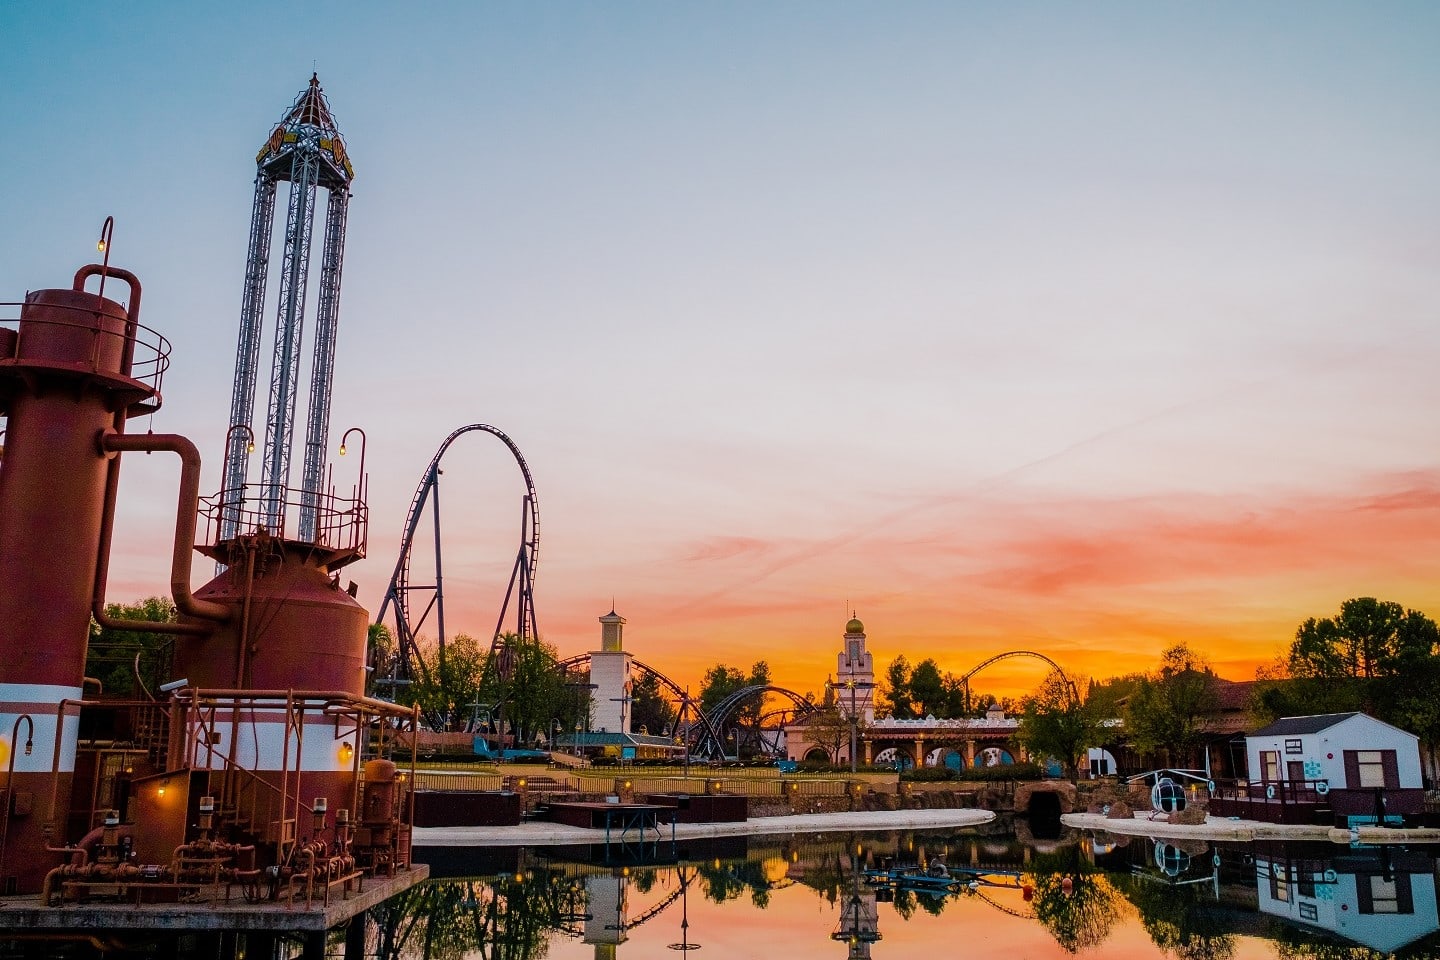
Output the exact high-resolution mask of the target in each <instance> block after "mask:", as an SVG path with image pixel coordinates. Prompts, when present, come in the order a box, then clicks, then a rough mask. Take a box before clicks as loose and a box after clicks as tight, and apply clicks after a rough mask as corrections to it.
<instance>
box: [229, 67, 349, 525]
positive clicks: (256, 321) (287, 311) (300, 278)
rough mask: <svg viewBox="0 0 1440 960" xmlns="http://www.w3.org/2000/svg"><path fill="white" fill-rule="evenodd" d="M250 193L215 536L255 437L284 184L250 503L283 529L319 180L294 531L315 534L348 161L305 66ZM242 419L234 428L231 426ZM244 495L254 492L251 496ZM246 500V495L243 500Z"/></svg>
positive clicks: (239, 500) (237, 496)
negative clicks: (302, 83)
mask: <svg viewBox="0 0 1440 960" xmlns="http://www.w3.org/2000/svg"><path fill="white" fill-rule="evenodd" d="M255 163H256V167H257V171H256V174H255V202H254V206H253V208H252V210H251V215H250V245H249V249H248V251H247V253H246V259H245V284H244V291H243V295H242V298H241V305H240V337H239V342H238V344H237V346H236V351H235V386H234V389H233V391H232V393H231V397H230V432H229V434H228V435H227V438H226V450H225V479H224V491H225V493H224V498H225V502H226V503H227V504H232V503H233V504H236V509H235V510H234V511H233V512H231V513H227V515H226V517H225V519H224V529H223V534H222V536H223V537H225V538H229V537H231V536H233V535H234V534H235V533H236V532H237V529H236V528H237V527H238V526H239V523H240V519H239V518H240V514H241V506H240V505H242V504H243V503H244V501H245V500H246V499H247V495H246V491H245V484H246V476H247V473H248V467H249V456H250V453H251V452H252V450H254V449H255V447H256V446H257V444H256V443H255V440H256V434H257V432H258V431H257V430H256V424H255V423H254V418H255V381H256V377H257V373H258V369H259V362H260V341H261V336H262V328H263V326H264V313H265V306H266V299H265V287H266V280H267V276H268V274H269V269H270V262H271V250H270V238H271V234H272V231H273V227H274V220H275V198H276V194H277V192H278V187H279V185H280V184H281V183H288V184H289V195H288V203H287V208H288V209H287V213H286V219H285V233H284V248H283V250H282V252H281V256H280V262H279V267H280V287H279V295H278V297H277V298H276V301H275V338H274V355H273V359H272V360H271V365H270V401H269V406H268V409H267V413H266V417H265V428H264V445H263V446H261V447H260V454H261V456H262V458H263V460H262V466H261V481H260V488H259V500H260V503H259V507H260V513H261V516H262V517H263V520H264V524H265V526H266V527H267V528H268V529H269V530H270V531H271V532H272V533H277V534H283V533H284V528H285V524H286V517H285V504H286V501H287V489H288V488H289V486H290V461H291V448H292V446H293V445H294V430H295V408H296V405H297V404H296V401H297V395H298V392H299V381H300V364H301V357H302V354H303V352H304V351H303V342H304V329H305V304H306V291H307V285H308V282H309V273H310V237H311V231H312V228H313V224H314V219H315V211H316V205H317V199H318V194H319V191H321V190H324V191H325V195H326V202H325V237H324V246H323V247H322V250H321V255H320V290H319V295H318V296H317V298H316V306H315V312H316V317H315V337H314V341H313V349H312V351H311V353H312V361H311V371H310V402H309V407H308V410H307V418H306V429H305V452H304V466H303V472H302V477H301V481H300V490H299V494H300V496H299V501H300V516H299V528H298V530H297V531H296V533H297V539H298V540H301V541H313V540H315V538H316V504H317V502H318V500H319V497H320V495H321V494H322V492H323V491H322V490H321V484H322V482H323V475H324V463H325V446H326V442H327V439H328V435H329V432H330V390H331V382H332V380H333V377H334V368H335V334H336V329H337V327H338V325H339V322H340V274H341V268H342V266H343V263H344V257H345V218H346V210H347V208H348V205H349V200H350V182H351V181H352V180H353V179H354V177H355V171H354V169H353V168H352V167H351V165H350V158H349V156H348V154H347V153H346V151H345V141H344V138H343V137H341V135H340V130H339V128H338V127H337V126H336V125H335V118H334V116H333V115H332V114H331V113H330V104H329V102H328V101H327V100H326V99H325V93H324V90H323V89H322V88H321V86H320V78H319V76H317V75H314V74H312V75H311V77H310V83H309V85H308V86H307V87H306V88H305V89H304V90H302V91H301V92H300V95H299V96H298V97H296V98H295V103H294V104H293V105H292V106H291V107H290V110H289V111H288V112H287V113H286V114H285V116H284V117H283V118H282V119H281V121H280V122H279V123H278V124H276V126H275V128H274V129H273V130H272V131H271V132H270V137H269V139H267V140H266V141H265V145H264V146H263V147H261V148H260V152H259V153H258V154H256V156H255ZM242 427H243V428H244V429H240V428H242ZM250 499H253V497H251V498H250ZM252 509H253V505H252Z"/></svg>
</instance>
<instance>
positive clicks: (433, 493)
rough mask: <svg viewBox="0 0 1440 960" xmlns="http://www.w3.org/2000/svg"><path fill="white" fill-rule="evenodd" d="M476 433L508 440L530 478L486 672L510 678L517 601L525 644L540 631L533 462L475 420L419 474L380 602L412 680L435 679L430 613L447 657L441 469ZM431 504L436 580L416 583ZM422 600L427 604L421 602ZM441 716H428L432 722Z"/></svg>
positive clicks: (382, 617)
mask: <svg viewBox="0 0 1440 960" xmlns="http://www.w3.org/2000/svg"><path fill="white" fill-rule="evenodd" d="M475 432H480V433H488V434H490V435H491V436H493V437H495V438H496V439H498V440H499V441H500V442H501V443H503V444H505V446H506V448H507V449H509V451H510V453H511V455H512V456H513V457H514V458H515V463H516V465H517V466H519V468H520V474H521V476H522V477H523V479H524V482H525V494H524V497H523V498H522V500H521V506H520V549H519V551H518V552H517V553H516V556H515V565H514V567H513V569H512V570H511V573H510V584H509V586H508V587H507V588H506V591H505V602H504V604H503V605H502V606H501V608H500V615H499V617H498V618H497V619H496V622H495V633H494V636H493V637H492V639H491V645H490V656H489V658H488V659H487V661H486V669H487V671H488V670H490V669H492V668H493V669H497V670H499V671H500V675H501V676H502V677H506V676H508V673H509V665H510V664H509V651H507V649H506V645H505V641H504V640H503V639H502V631H503V628H504V626H505V618H506V615H507V614H508V613H509V610H510V605H511V601H512V600H514V601H515V605H516V618H515V631H514V632H515V634H516V635H517V636H518V637H519V638H520V639H521V641H522V642H523V641H524V640H527V639H533V638H535V637H537V636H538V635H539V631H538V628H537V627H536V623H535V596H534V588H535V568H536V566H537V565H538V563H539V559H540V501H539V498H538V497H537V496H536V493H535V479H534V477H532V476H531V474H530V466H529V464H527V463H526V462H525V457H524V455H523V454H521V452H520V448H519V447H518V446H516V445H515V441H513V440H511V439H510V437H508V436H507V435H506V434H505V432H504V431H502V430H500V429H499V428H498V427H492V426H491V425H489V424H488V423H472V424H469V425H468V426H464V427H460V428H459V429H458V430H455V431H454V432H452V433H451V434H450V435H449V436H448V437H446V438H445V441H444V442H443V443H441V444H440V449H438V450H436V451H435V456H434V457H433V458H432V459H431V460H430V465H429V466H428V467H426V468H425V472H424V474H423V475H422V476H421V478H420V484H419V486H418V487H416V489H415V496H414V498H413V499H412V500H411V501H410V510H409V513H408V515H407V516H406V519H405V533H404V535H403V536H402V537H401V540H400V555H399V557H398V559H397V560H396V561H395V572H394V574H392V575H391V577H390V585H389V586H388V587H387V588H386V590H385V599H384V601H382V602H381V604H380V612H379V613H378V614H377V615H376V617H375V622H376V623H384V622H385V616H386V614H387V613H390V612H391V610H392V608H393V611H394V614H393V615H394V617H395V640H396V643H397V645H398V652H399V657H400V663H401V666H402V668H403V670H404V674H405V677H406V678H407V679H408V678H411V677H414V676H416V675H417V674H418V675H419V677H420V679H421V680H422V681H426V682H428V681H429V679H430V676H429V668H428V667H427V666H426V665H425V660H424V658H423V657H422V656H421V655H420V648H419V645H418V642H417V640H418V637H419V635H420V630H421V628H422V627H423V626H424V625H425V623H426V621H427V620H428V619H429V617H430V614H431V613H434V614H435V621H436V622H435V628H436V633H437V635H438V643H439V656H440V658H441V659H442V660H443V658H444V656H445V588H444V573H443V560H444V558H443V555H442V551H441V544H440V476H441V474H442V472H443V471H441V469H440V461H441V459H442V458H443V457H444V456H445V452H446V451H447V450H449V449H450V445H451V444H452V443H454V442H455V441H456V440H458V439H459V438H460V437H462V436H464V435H465V434H467V433H475ZM427 505H428V506H429V507H430V512H431V514H432V516H433V518H434V531H435V533H434V539H435V580H434V582H433V583H419V584H417V583H414V582H412V578H411V570H410V560H411V554H412V549H413V546H414V541H415V533H416V531H417V530H418V529H419V526H420V521H421V518H422V517H423V515H424V513H425V508H426V506H427ZM422 603H423V606H421V604H422ZM417 608H418V613H417ZM492 665H493V666H492ZM437 719H438V718H435V717H427V720H428V721H429V722H430V723H431V724H432V725H433V724H434V723H435V722H436V720H437Z"/></svg>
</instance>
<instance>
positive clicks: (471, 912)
mask: <svg viewBox="0 0 1440 960" xmlns="http://www.w3.org/2000/svg"><path fill="white" fill-rule="evenodd" d="M584 897H585V888H584V883H583V881H581V880H579V879H577V878H574V877H565V876H562V875H560V874H556V873H540V874H534V875H520V879H518V880H517V879H515V878H508V879H503V880H498V881H491V882H483V883H482V882H479V881H474V880H468V881H452V882H436V883H424V884H420V885H419V886H417V887H413V888H411V889H410V890H409V891H407V892H406V893H404V894H403V895H401V896H400V897H397V898H395V899H394V900H392V901H390V902H389V903H387V904H386V905H385V907H384V909H383V911H382V912H379V913H377V914H376V921H377V923H378V924H379V927H380V947H379V950H378V953H379V954H380V956H381V958H382V960H460V958H462V957H465V956H467V955H471V954H473V955H476V956H478V957H480V958H483V960H540V958H542V957H544V956H545V955H546V954H547V953H548V951H549V939H550V934H551V932H552V931H554V930H555V929H556V928H560V927H563V926H565V925H566V923H567V921H568V920H570V919H571V918H572V917H573V916H574V914H575V913H576V906H577V904H580V903H583V902H584Z"/></svg>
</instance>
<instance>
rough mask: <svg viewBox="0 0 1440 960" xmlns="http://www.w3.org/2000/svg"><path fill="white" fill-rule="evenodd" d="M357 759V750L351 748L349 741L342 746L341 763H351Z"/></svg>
mask: <svg viewBox="0 0 1440 960" xmlns="http://www.w3.org/2000/svg"><path fill="white" fill-rule="evenodd" d="M354 758H355V748H354V747H352V746H350V743H349V741H346V742H345V743H342V744H340V762H341V763H349V762H350V761H351V760H353V759H354Z"/></svg>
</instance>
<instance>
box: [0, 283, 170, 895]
mask: <svg viewBox="0 0 1440 960" xmlns="http://www.w3.org/2000/svg"><path fill="white" fill-rule="evenodd" d="M80 282H81V281H77V285H78V284H79V283H80ZM132 294H133V295H134V296H135V297H137V298H138V284H136V285H135V287H134V289H133V290H132ZM128 329H129V318H128V316H127V314H126V311H125V309H124V308H123V307H121V306H120V304H118V303H116V302H115V301H113V300H108V299H104V298H101V297H98V296H95V295H93V294H89V293H85V292H84V291H83V290H40V291H37V292H35V293H32V294H30V296H29V297H28V298H27V299H26V301H25V303H24V304H23V305H21V308H20V318H19V325H18V329H16V330H15V331H13V332H12V334H11V335H7V336H5V337H4V338H3V340H0V412H3V413H5V414H6V416H7V417H8V422H7V424H6V433H5V460H4V468H3V470H0V651H3V652H4V655H3V656H0V771H3V770H8V769H10V764H11V763H12V762H13V764H14V766H13V769H14V778H13V781H12V782H11V783H10V784H9V785H8V786H9V788H10V790H11V791H12V792H13V794H14V797H13V798H12V799H11V803H12V806H11V812H10V813H9V815H3V816H0V850H3V855H4V861H3V863H0V885H3V884H8V883H13V884H15V885H16V886H17V887H18V889H19V890H21V891H28V890H38V889H39V887H40V883H41V881H42V880H43V878H44V873H45V871H46V870H47V868H48V866H49V865H50V860H51V859H52V858H50V857H47V856H46V854H45V852H44V849H43V848H44V845H45V827H46V823H47V821H51V822H53V825H54V827H53V829H54V834H53V839H54V842H55V843H61V842H64V841H65V840H66V839H67V838H66V837H65V836H63V825H64V823H65V821H66V813H67V808H68V800H69V795H70V780H71V778H72V776H73V773H74V769H75V740H76V718H77V717H78V714H79V706H78V704H70V703H69V701H78V700H79V699H80V697H81V684H82V679H83V677H84V672H85V650H86V645H87V643H88V640H89V627H90V604H91V594H92V590H93V587H94V581H95V569H96V560H97V555H98V551H99V539H100V528H101V518H102V514H103V512H104V501H105V476H106V467H107V463H106V461H107V457H106V456H105V454H104V453H102V452H101V449H100V447H99V442H98V441H99V438H100V436H101V434H102V433H103V432H104V431H106V430H107V429H112V428H113V427H114V426H115V424H116V412H115V411H116V409H117V408H119V407H125V406H128V405H129V404H131V403H132V402H135V401H136V400H137V399H154V398H155V397H156V394H155V391H153V390H152V389H150V388H148V387H146V386H145V385H143V384H139V383H137V382H136V381H134V380H132V379H131V378H130V377H129V376H128V373H129V371H128V370H126V369H124V365H125V364H126V362H127V357H128V356H129V354H130V352H131V351H130V350H127V343H129V342H131V341H130V338H129V336H128V334H127V330H128ZM26 718H28V720H27V719H26ZM57 731H58V735H57ZM27 746H28V750H27ZM52 765H53V767H54V769H56V770H58V772H59V775H60V776H59V783H58V784H54V783H53V782H52V780H51V776H50V774H51V769H52ZM52 795H53V796H54V797H55V798H56V800H55V803H54V809H52V803H51V797H52ZM21 809H23V810H24V811H25V813H24V814H23V815H21V814H17V813H16V812H15V811H17V810H21Z"/></svg>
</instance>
